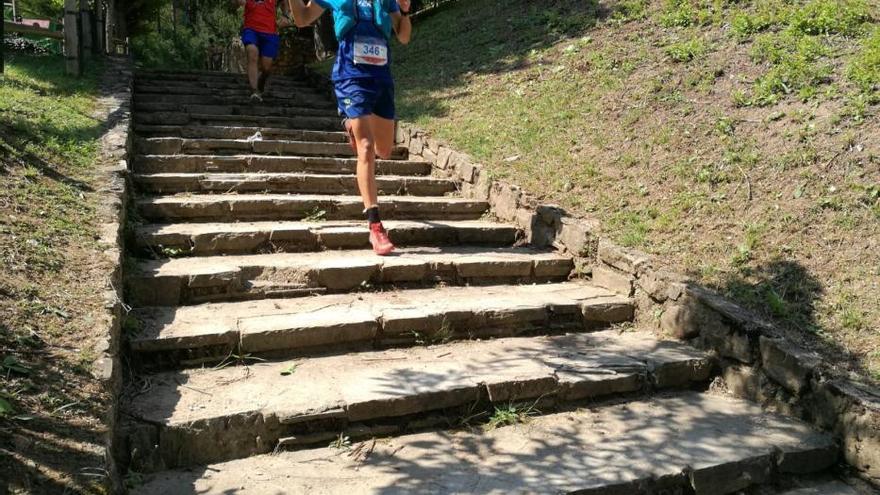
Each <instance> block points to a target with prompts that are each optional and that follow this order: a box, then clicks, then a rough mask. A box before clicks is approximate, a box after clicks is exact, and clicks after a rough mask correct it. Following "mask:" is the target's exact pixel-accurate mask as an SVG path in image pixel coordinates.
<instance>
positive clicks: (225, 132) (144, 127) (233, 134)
mask: <svg viewBox="0 0 880 495" xmlns="http://www.w3.org/2000/svg"><path fill="white" fill-rule="evenodd" d="M134 130H135V132H136V133H137V134H138V135H140V136H146V137H182V138H188V139H247V138H249V137H251V136H253V135H254V134H256V133H257V132H259V133H260V134H261V135H262V136H263V138H264V139H281V140H289V141H311V142H321V143H348V137H347V136H346V134H345V133H344V132H341V131H340V132H332V131H305V130H301V129H282V128H278V127H232V126H216V127H213V126H206V125H184V126H180V125H150V124H138V125H135V126H134Z"/></svg>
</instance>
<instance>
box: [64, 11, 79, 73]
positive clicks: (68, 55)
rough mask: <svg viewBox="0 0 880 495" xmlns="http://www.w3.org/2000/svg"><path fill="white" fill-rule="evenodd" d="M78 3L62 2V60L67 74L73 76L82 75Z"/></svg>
mask: <svg viewBox="0 0 880 495" xmlns="http://www.w3.org/2000/svg"><path fill="white" fill-rule="evenodd" d="M78 21H79V1H78V0H64V58H65V61H66V66H67V73H68V74H70V75H74V76H79V75H80V74H82V58H81V57H80V51H81V46H80V42H79V41H80V39H79V38H80V32H79V26H78V25H77V24H78Z"/></svg>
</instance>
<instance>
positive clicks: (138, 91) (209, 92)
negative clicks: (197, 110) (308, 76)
mask: <svg viewBox="0 0 880 495" xmlns="http://www.w3.org/2000/svg"><path fill="white" fill-rule="evenodd" d="M168 95H176V96H195V97H218V98H247V99H248V101H250V95H251V89H250V88H248V87H241V88H233V89H217V88H207V87H202V86H177V85H166V84H162V83H161V82H141V83H135V91H134V96H135V99H140V98H151V97H152V98H159V97H164V96H168ZM275 99H280V100H286V99H302V100H306V101H331V100H329V99H327V94H326V93H323V92H320V91H316V90H313V89H309V88H296V89H287V88H277V89H276V88H272V87H269V88H267V89H266V92H265V93H263V103H264V104H266V103H268V102H270V101H272V100H275Z"/></svg>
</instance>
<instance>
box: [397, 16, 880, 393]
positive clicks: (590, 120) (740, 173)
mask: <svg viewBox="0 0 880 495" xmlns="http://www.w3.org/2000/svg"><path fill="white" fill-rule="evenodd" d="M878 19H880V13H878V6H877V4H876V3H873V4H869V3H866V2H860V1H855V0H843V1H837V0H809V1H806V0H740V1H739V2H733V1H723V0H716V1H709V2H698V1H694V0H663V1H654V2H649V1H647V0H622V1H620V2H617V3H615V2H605V1H603V2H599V3H596V2H591V1H582V0H555V1H547V2H529V1H526V0H510V1H505V2H499V1H490V0H471V1H467V2H460V3H458V4H456V6H455V7H452V8H449V9H448V10H446V11H444V12H442V13H439V14H437V15H436V16H434V17H431V18H429V19H426V20H425V21H424V22H421V23H420V24H418V25H417V27H416V33H415V38H414V42H413V44H412V45H410V46H409V47H398V48H397V49H396V50H395V73H396V76H397V81H398V94H399V105H400V113H401V117H402V118H404V119H405V120H409V121H413V122H415V123H416V124H418V125H419V126H420V127H422V128H425V129H427V130H429V131H432V132H433V133H434V135H436V136H437V137H439V138H441V139H444V140H446V141H448V142H450V143H451V144H453V145H454V146H456V147H458V148H460V149H462V150H465V151H467V152H469V153H471V154H472V155H473V156H475V157H476V158H478V159H479V160H480V161H482V162H483V163H485V164H486V165H487V166H488V167H489V168H490V170H491V171H492V173H493V174H494V176H495V177H503V178H507V179H509V180H511V181H513V182H515V183H518V184H520V185H522V186H524V187H525V188H527V189H528V190H530V191H531V192H533V193H537V194H539V195H541V196H543V198H544V199H545V200H546V201H548V202H557V203H559V204H561V205H563V206H565V207H566V208H568V209H569V210H570V211H572V212H575V213H580V214H585V215H593V216H595V217H597V218H599V219H601V220H602V223H603V229H604V231H605V233H606V234H607V235H609V236H610V237H612V238H614V239H616V240H617V241H618V242H620V243H623V244H625V245H627V246H632V247H635V248H638V249H641V250H645V251H647V252H650V253H653V254H655V255H658V256H660V258H661V259H663V260H665V261H667V262H668V263H669V264H670V265H672V266H674V267H676V268H677V269H679V270H680V271H682V272H686V273H687V274H689V275H690V276H691V277H693V278H694V279H695V280H698V281H700V282H703V283H706V284H709V285H711V286H713V287H716V288H718V289H720V290H721V291H723V292H725V293H727V294H729V295H731V296H732V297H734V298H736V299H737V300H739V301H741V302H743V303H745V304H746V305H748V306H751V307H753V308H755V309H757V310H758V311H760V312H761V313H764V314H765V315H767V316H769V317H772V318H774V319H775V320H776V321H778V322H779V323H781V324H782V325H784V326H785V328H787V329H788V330H790V332H791V333H792V335H795V336H799V337H803V339H804V340H805V341H806V342H807V343H809V344H810V345H813V346H816V347H821V348H822V349H823V350H824V351H826V352H828V353H829V354H833V355H834V356H835V357H836V359H837V361H838V362H840V363H841V365H845V366H847V367H851V368H850V369H855V370H857V371H859V372H860V373H861V374H863V375H869V376H872V377H873V378H874V379H880V297H878V294H880V117H878V103H880V24H878Z"/></svg>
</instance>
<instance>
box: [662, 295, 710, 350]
mask: <svg viewBox="0 0 880 495" xmlns="http://www.w3.org/2000/svg"><path fill="white" fill-rule="evenodd" d="M711 318H712V314H711V313H710V312H709V310H707V309H706V308H704V307H703V306H702V305H701V304H700V303H699V302H698V301H696V300H694V299H692V298H687V299H683V300H682V301H681V302H680V303H679V304H672V305H670V306H667V307H666V309H665V310H664V311H663V315H662V316H661V317H660V329H661V330H662V331H663V333H665V334H666V335H669V336H672V337H675V338H677V339H681V340H684V339H692V338H694V337H696V336H698V335H699V334H700V330H701V328H702V327H703V325H705V324H707V323H711V321H710V320H711Z"/></svg>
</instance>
